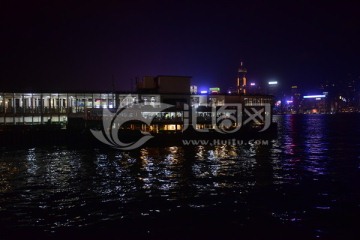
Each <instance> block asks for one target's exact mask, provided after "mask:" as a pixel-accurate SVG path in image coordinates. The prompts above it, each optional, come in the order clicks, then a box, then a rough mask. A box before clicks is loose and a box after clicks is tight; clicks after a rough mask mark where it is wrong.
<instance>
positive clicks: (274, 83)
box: [269, 81, 278, 85]
mask: <svg viewBox="0 0 360 240" xmlns="http://www.w3.org/2000/svg"><path fill="white" fill-rule="evenodd" d="M276 84H278V82H277V81H270V82H269V85H276Z"/></svg>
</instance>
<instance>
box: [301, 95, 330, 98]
mask: <svg viewBox="0 0 360 240" xmlns="http://www.w3.org/2000/svg"><path fill="white" fill-rule="evenodd" d="M324 97H326V95H307V96H304V98H324Z"/></svg>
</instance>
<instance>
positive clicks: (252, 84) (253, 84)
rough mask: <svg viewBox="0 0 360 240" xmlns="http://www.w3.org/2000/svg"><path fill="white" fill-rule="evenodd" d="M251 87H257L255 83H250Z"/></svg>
mask: <svg viewBox="0 0 360 240" xmlns="http://www.w3.org/2000/svg"><path fill="white" fill-rule="evenodd" d="M269 84H270V83H269ZM250 86H255V83H254V82H252V83H250Z"/></svg>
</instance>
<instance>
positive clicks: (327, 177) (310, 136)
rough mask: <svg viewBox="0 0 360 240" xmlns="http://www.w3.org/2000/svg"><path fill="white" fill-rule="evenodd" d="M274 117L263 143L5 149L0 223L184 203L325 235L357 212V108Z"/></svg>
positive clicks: (146, 215) (235, 220)
mask: <svg viewBox="0 0 360 240" xmlns="http://www.w3.org/2000/svg"><path fill="white" fill-rule="evenodd" d="M275 120H276V121H278V123H279V138H278V139H277V140H273V141H270V142H269V145H268V146H259V145H254V144H253V145H246V146H231V145H220V146H194V147H189V146H187V147H184V146H172V147H158V148H155V147H154V148H142V149H139V150H137V151H132V152H119V151H116V150H112V149H100V148H95V149H76V148H70V147H53V148H42V147H38V148H31V149H21V150H16V149H3V151H2V152H1V155H0V193H1V199H0V217H1V222H0V224H1V225H2V228H5V229H13V228H18V227H33V228H35V229H40V230H41V231H44V232H53V233H56V232H58V231H60V230H62V229H67V228H70V227H73V228H81V227H86V226H89V227H96V226H98V225H99V224H104V223H105V224H106V223H108V222H114V221H120V220H121V221H124V222H127V221H130V220H131V221H135V222H136V221H141V220H139V219H145V220H146V219H149V221H150V222H151V221H155V222H156V221H162V219H164V220H163V221H164V222H166V219H167V218H168V217H169V216H170V218H175V219H176V218H177V217H178V216H182V215H181V214H182V212H183V211H184V212H189V214H190V215H191V216H193V215H195V216H197V217H198V218H200V219H202V218H201V217H200V216H203V215H205V216H207V215H206V214H207V213H209V212H210V213H211V214H210V219H213V221H214V222H216V223H217V224H218V225H217V226H222V228H226V227H225V226H226V224H229V225H232V224H237V225H236V226H237V227H239V226H242V228H243V229H246V228H247V226H251V227H253V225H252V223H254V224H255V223H256V224H259V226H260V228H261V227H265V225H264V224H268V223H269V222H272V225H271V226H275V227H277V228H275V229H280V230H281V229H282V228H281V226H282V225H286V227H289V226H290V227H293V228H294V229H295V230H298V231H299V232H302V231H303V232H305V233H306V234H309V236H311V237H327V236H330V235H331V234H332V233H334V229H336V226H338V225H337V218H338V217H349V216H352V214H355V213H358V212H359V206H360V201H359V199H360V197H359V195H360V194H359V190H358V188H357V187H356V186H354V185H353V183H354V182H356V181H358V180H359V167H358V166H360V150H359V147H360V144H359V143H360V142H359V139H357V137H349V138H347V137H346V134H345V133H344V132H346V131H349V132H350V131H351V132H352V134H353V136H358V135H357V134H358V133H359V130H358V128H355V126H357V125H356V124H357V122H358V120H359V117H358V116H357V119H356V118H355V119H352V120H351V119H350V120H349V119H347V121H346V123H347V128H345V127H344V126H342V127H341V131H339V130H338V126H339V123H341V122H342V121H343V119H341V118H339V117H337V116H324V115H309V116H306V115H304V116H277V117H276V119H275ZM354 132H355V133H354ZM356 133H357V134H356ZM355 185H356V184H355ZM351 207H352V208H351ZM344 209H345V210H344ZM198 211H201V212H198ZM218 215H220V216H222V220H221V221H219V220H217V218H218V217H217V216H218ZM171 216H172V217H171ZM159 219H160V220H159ZM264 219H265V220H264ZM329 219H330V220H329ZM331 219H332V220H331ZM177 224H181V223H180V220H179V222H177ZM194 224H195V226H197V225H196V223H194ZM262 224H263V225H262ZM274 224H275V225H274ZM276 224H279V225H276ZM351 224H352V222H350V223H348V224H347V225H346V226H345V227H344V226H343V229H340V230H339V233H338V232H335V233H337V234H340V233H343V231H345V230H346V229H348V228H349V229H351ZM135 225H136V224H135V223H134V225H133V226H132V227H135ZM197 227H199V228H200V225H198V226H197ZM179 228H181V227H179ZM284 228H285V227H284ZM154 229H157V227H156V226H151V225H150V226H148V225H147V226H146V227H144V229H140V230H139V231H140V232H141V231H144V232H150V230H154ZM344 229H345V230H344Z"/></svg>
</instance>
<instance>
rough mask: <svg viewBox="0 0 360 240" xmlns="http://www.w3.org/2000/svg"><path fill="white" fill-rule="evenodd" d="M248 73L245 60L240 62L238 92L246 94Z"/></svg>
mask: <svg viewBox="0 0 360 240" xmlns="http://www.w3.org/2000/svg"><path fill="white" fill-rule="evenodd" d="M246 73H247V70H246V68H245V67H244V66H243V62H241V63H240V67H239V70H238V76H237V91H238V94H246Z"/></svg>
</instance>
